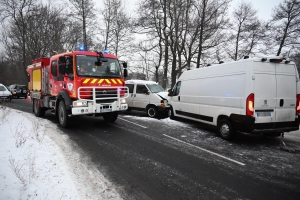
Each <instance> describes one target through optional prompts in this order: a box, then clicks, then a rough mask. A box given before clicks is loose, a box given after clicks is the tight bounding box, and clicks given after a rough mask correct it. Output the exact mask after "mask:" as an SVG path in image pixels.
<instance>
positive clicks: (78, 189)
mask: <svg viewBox="0 0 300 200" xmlns="http://www.w3.org/2000/svg"><path fill="white" fill-rule="evenodd" d="M0 199H1V200H2V199H6V200H7V199H13V200H15V199H43V200H46V199H72V200H74V199H75V200H76V199H121V197H120V196H119V194H118V193H117V190H116V188H115V187H114V185H112V184H111V183H110V182H109V181H108V180H106V179H105V177H104V176H103V174H101V173H100V172H99V171H98V170H96V169H94V168H93V167H92V166H89V165H87V164H86V163H85V162H84V159H83V158H81V157H80V155H79V154H78V153H75V151H73V150H72V145H71V144H70V143H69V140H68V136H67V135H65V134H63V133H62V132H61V131H60V130H59V129H57V128H56V125H54V124H52V123H49V122H48V121H47V120H46V119H41V118H36V117H35V116H34V115H32V114H29V113H24V112H21V111H18V110H14V109H11V108H8V107H5V105H4V104H3V103H2V104H0Z"/></svg>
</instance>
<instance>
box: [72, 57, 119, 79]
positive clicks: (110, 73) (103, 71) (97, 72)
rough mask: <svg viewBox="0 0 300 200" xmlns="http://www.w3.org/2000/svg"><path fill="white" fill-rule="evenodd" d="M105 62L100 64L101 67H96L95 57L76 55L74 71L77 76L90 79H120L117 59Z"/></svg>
mask: <svg viewBox="0 0 300 200" xmlns="http://www.w3.org/2000/svg"><path fill="white" fill-rule="evenodd" d="M106 59H107V62H102V63H101V66H96V65H95V62H97V57H96V56H86V55H77V57H76V65H77V66H76V71H77V74H78V76H91V77H118V78H121V77H122V73H121V68H120V65H119V61H118V60H117V59H112V58H106Z"/></svg>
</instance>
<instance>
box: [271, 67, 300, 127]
mask: <svg viewBox="0 0 300 200" xmlns="http://www.w3.org/2000/svg"><path fill="white" fill-rule="evenodd" d="M296 79H297V77H296V69H295V66H294V64H283V63H278V64H276V89H277V99H276V115H275V121H276V122H291V121H295V117H296V97H297V83H296V81H297V80H296Z"/></svg>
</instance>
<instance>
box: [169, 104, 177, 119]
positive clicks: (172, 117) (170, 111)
mask: <svg viewBox="0 0 300 200" xmlns="http://www.w3.org/2000/svg"><path fill="white" fill-rule="evenodd" d="M168 116H169V118H170V119H173V120H174V119H176V117H175V116H174V111H173V107H171V108H170V110H168Z"/></svg>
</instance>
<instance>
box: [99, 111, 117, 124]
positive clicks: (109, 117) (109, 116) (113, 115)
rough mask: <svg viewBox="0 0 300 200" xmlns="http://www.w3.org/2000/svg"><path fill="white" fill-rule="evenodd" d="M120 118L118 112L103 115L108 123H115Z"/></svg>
mask: <svg viewBox="0 0 300 200" xmlns="http://www.w3.org/2000/svg"><path fill="white" fill-rule="evenodd" d="M117 118H118V113H117V112H109V113H104V114H103V119H104V121H106V122H109V123H112V122H115V121H116V120H117Z"/></svg>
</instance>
